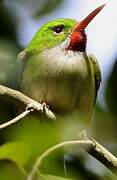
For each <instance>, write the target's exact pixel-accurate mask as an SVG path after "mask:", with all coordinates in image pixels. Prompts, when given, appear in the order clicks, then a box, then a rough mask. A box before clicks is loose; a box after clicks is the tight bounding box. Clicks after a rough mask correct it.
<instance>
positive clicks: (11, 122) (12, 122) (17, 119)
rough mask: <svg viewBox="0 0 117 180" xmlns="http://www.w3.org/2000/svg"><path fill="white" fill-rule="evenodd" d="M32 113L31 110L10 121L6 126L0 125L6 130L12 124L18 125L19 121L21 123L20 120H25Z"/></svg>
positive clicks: (0, 127)
mask: <svg viewBox="0 0 117 180" xmlns="http://www.w3.org/2000/svg"><path fill="white" fill-rule="evenodd" d="M30 112H31V111H30V110H26V111H24V112H23V113H21V114H20V115H19V116H17V117H15V118H14V119H12V120H11V121H8V122H6V123H4V124H1V125H0V129H4V128H6V127H7V126H10V125H11V124H14V123H16V122H17V121H19V120H20V119H22V118H24V117H25V116H27V115H28V114H29V113H30Z"/></svg>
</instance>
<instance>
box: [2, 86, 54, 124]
mask: <svg viewBox="0 0 117 180" xmlns="http://www.w3.org/2000/svg"><path fill="white" fill-rule="evenodd" d="M0 98H1V99H3V100H5V101H7V102H10V103H12V104H14V105H15V106H16V105H17V106H18V108H19V109H23V110H24V111H25V110H30V112H31V111H34V112H36V113H38V114H40V113H41V114H44V115H45V117H47V118H49V119H52V120H56V117H55V115H54V114H53V113H52V112H51V111H50V110H49V109H48V108H47V107H46V106H43V105H42V104H40V103H38V102H37V101H35V100H33V99H31V98H29V97H28V96H26V95H24V94H22V93H21V92H19V91H16V90H13V89H11V88H8V87H5V86H3V85H0ZM27 112H28V111H27ZM25 113H26V112H25ZM28 114H29V113H28ZM3 127H4V126H3Z"/></svg>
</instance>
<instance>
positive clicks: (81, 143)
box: [27, 141, 92, 180]
mask: <svg viewBox="0 0 117 180" xmlns="http://www.w3.org/2000/svg"><path fill="white" fill-rule="evenodd" d="M71 145H72V146H74V145H75V146H80V147H81V146H84V147H85V148H86V147H88V146H90V145H92V141H66V142H62V143H59V144H57V145H55V146H53V147H51V148H49V149H48V150H46V151H45V152H44V153H43V154H42V155H41V156H39V157H38V158H37V160H36V162H35V164H34V166H33V169H32V171H31V172H30V174H29V176H28V178H27V180H33V178H34V177H35V175H36V172H37V171H38V169H39V168H40V166H41V164H42V161H43V160H44V159H45V158H46V157H47V156H48V155H49V154H50V153H52V152H53V151H55V150H57V149H59V148H61V147H63V146H71Z"/></svg>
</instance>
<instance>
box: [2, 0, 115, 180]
mask: <svg viewBox="0 0 117 180" xmlns="http://www.w3.org/2000/svg"><path fill="white" fill-rule="evenodd" d="M109 2H110V1H109ZM102 3H103V1H100V0H98V1H96V0H95V1H93V2H91V1H89V0H86V1H84V0H83V1H82V2H81V1H80V0H73V1H70V0H69V1H67V0H0V84H3V85H6V86H9V87H11V86H12V79H13V74H14V69H15V63H16V57H17V54H18V53H19V52H20V51H21V50H22V49H23V48H24V47H25V46H26V45H27V43H28V42H29V41H30V40H31V38H32V36H33V35H34V33H35V32H36V31H37V30H38V28H39V27H40V26H41V25H42V24H43V23H45V22H47V21H48V20H51V19H55V18H59V17H71V18H78V17H79V18H80V19H82V18H83V17H85V16H86V15H87V14H88V13H89V12H90V11H91V10H92V9H94V8H95V7H97V6H98V5H100V4H102ZM116 7H117V3H114V1H111V3H110V4H109V6H107V7H106V8H105V10H104V11H105V12H103V13H102V14H101V15H99V17H98V18H97V21H96V20H95V22H94V23H92V25H91V27H89V29H88V30H87V33H88V35H89V36H88V38H89V41H88V47H87V51H88V52H89V53H90V52H93V53H94V54H95V55H96V56H97V57H99V59H102V60H100V61H99V63H100V66H101V69H102V85H101V88H100V92H99V95H98V101H97V106H96V115H95V121H94V122H93V124H92V135H93V137H94V138H95V139H96V140H97V141H99V142H100V143H102V144H103V145H104V146H105V147H106V148H107V149H108V150H109V151H111V152H112V153H113V154H114V155H115V156H117V141H116V140H117V130H116V129H117V93H116V92H117V51H116V47H117V46H116V45H117V44H116V43H117V27H116V26H115V25H114V22H115V21H114V20H113V18H114V17H115V18H116V17H117V13H116V12H115V9H116ZM112 8H114V9H112ZM76 9H77V10H76ZM75 10H76V11H75ZM110 12H113V13H110ZM104 18H105V19H104ZM109 18H110V19H109ZM111 18H112V19H111ZM108 20H110V21H109V22H108ZM104 23H105V24H104ZM109 23H110V24H111V25H109V27H108V28H107V25H108V24H109ZM94 25H95V26H94ZM100 27H101V28H100ZM14 115H15V114H14V108H13V107H12V105H11V104H8V103H7V104H6V102H4V101H2V100H0V124H2V123H3V122H7V121H8V120H10V119H12V117H14ZM70 119H72V120H74V121H75V120H76V116H75V115H73V116H71V117H69V118H67V119H65V120H64V121H62V120H60V121H59V122H57V123H53V122H48V123H46V122H44V123H40V121H39V119H38V118H34V117H27V118H25V119H22V120H21V121H20V122H18V123H16V124H14V125H12V126H10V127H8V128H6V129H4V130H0V144H1V146H0V179H1V180H16V179H17V180H23V179H26V175H27V174H28V173H29V171H30V170H31V168H32V166H33V164H34V162H35V160H36V158H37V156H38V155H39V154H41V153H43V152H44V151H45V150H46V149H47V148H48V147H51V146H52V145H54V144H56V143H58V142H61V141H62V140H66V139H77V137H74V133H73V132H74V131H75V132H76V131H77V129H76V127H75V126H74V125H73V126H72V124H71V122H70ZM75 123H76V124H77V121H76V122H75ZM40 125H41V126H40ZM72 133H73V135H72V136H70V135H71V134H72ZM69 134H70V135H69ZM58 154H59V155H58ZM66 158H67V159H68V160H67V163H66V167H67V176H68V177H72V178H75V179H79V180H91V179H92V180H93V179H95V180H100V179H104V180H107V179H114V178H115V177H114V176H113V175H112V173H111V172H110V171H109V170H108V169H107V168H105V167H104V166H103V165H102V164H101V163H99V162H98V161H97V160H95V159H94V158H92V157H91V156H89V155H87V154H86V153H85V152H84V151H81V152H80V153H79V156H78V157H77V158H75V157H74V156H73V157H72V155H71V159H70V160H69V157H66ZM41 171H42V172H43V173H44V174H53V175H56V176H63V177H64V165H63V153H62V151H60V152H58V151H57V152H56V153H53V155H50V156H49V157H48V158H47V159H46V160H45V162H44V164H43V166H42V169H41Z"/></svg>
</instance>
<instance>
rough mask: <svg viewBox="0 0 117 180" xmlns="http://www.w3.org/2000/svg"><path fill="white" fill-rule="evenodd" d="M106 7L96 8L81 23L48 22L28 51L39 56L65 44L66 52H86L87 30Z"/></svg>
mask: <svg viewBox="0 0 117 180" xmlns="http://www.w3.org/2000/svg"><path fill="white" fill-rule="evenodd" d="M104 6H105V4H104V5H102V6H100V7H98V8H96V9H95V10H94V11H93V12H91V13H90V14H89V15H88V16H87V17H86V18H85V19H84V20H82V21H81V22H77V21H76V20H73V19H57V20H54V21H50V22H48V23H47V24H45V25H43V26H42V27H41V28H40V29H39V31H37V33H36V34H35V36H34V38H33V39H32V41H31V42H30V43H29V45H28V46H27V48H26V51H27V52H30V53H31V54H38V53H40V52H41V51H43V50H45V49H48V48H52V47H54V46H57V45H60V44H61V43H62V42H65V43H64V47H63V48H64V49H65V50H66V51H67V50H72V51H80V52H84V51H85V49H86V43H87V36H86V33H85V29H86V27H87V26H88V24H89V23H90V22H91V21H92V20H93V18H94V17H95V16H96V15H97V14H98V13H99V12H100V11H101V10H102V9H103V7H104Z"/></svg>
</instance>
